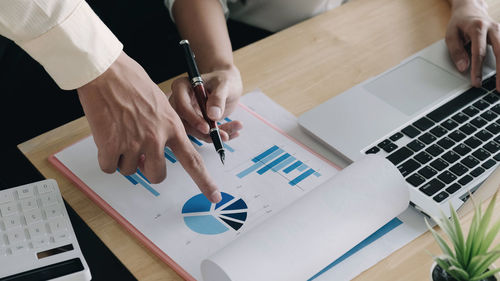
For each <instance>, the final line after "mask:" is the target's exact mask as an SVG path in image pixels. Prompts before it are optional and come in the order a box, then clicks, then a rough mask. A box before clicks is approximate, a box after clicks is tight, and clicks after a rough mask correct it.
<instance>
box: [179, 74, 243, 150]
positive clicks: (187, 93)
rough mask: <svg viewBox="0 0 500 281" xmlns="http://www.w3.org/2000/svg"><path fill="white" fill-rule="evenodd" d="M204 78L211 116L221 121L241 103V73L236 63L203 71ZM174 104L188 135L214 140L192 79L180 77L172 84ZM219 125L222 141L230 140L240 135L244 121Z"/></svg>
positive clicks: (207, 140)
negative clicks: (204, 72)
mask: <svg viewBox="0 0 500 281" xmlns="http://www.w3.org/2000/svg"><path fill="white" fill-rule="evenodd" d="M202 78H203V80H204V82H205V88H206V90H207V92H208V101H207V108H206V110H207V115H208V117H209V118H210V119H212V120H214V121H218V120H221V119H223V118H224V117H226V116H228V115H229V114H230V113H231V112H232V111H233V110H234V108H235V107H236V105H237V104H238V100H239V98H240V96H241V92H242V84H241V76H240V72H239V71H238V69H237V68H236V66H234V65H233V66H231V67H227V68H223V69H220V70H215V71H213V72H210V73H207V74H203V75H202ZM170 104H171V105H172V107H173V108H174V109H175V110H176V111H177V113H178V114H179V116H180V117H181V119H182V122H183V123H184V127H185V128H186V131H187V133H188V134H190V135H192V136H194V137H197V138H199V139H202V140H203V141H206V142H211V141H212V140H211V139H210V137H209V135H208V133H209V127H208V124H207V122H206V121H205V120H204V119H203V117H202V115H201V111H200V108H199V106H198V103H197V102H196V99H195V97H194V92H193V90H192V86H191V83H190V82H189V79H188V78H186V77H182V78H178V79H176V80H175V81H174V82H173V83H172V95H171V96H170ZM219 128H220V129H221V131H220V135H221V138H222V140H223V141H228V140H230V139H233V138H235V137H237V136H238V135H239V133H238V131H239V130H241V128H242V124H241V122H239V121H231V122H228V123H224V124H222V125H221V126H220V127H219Z"/></svg>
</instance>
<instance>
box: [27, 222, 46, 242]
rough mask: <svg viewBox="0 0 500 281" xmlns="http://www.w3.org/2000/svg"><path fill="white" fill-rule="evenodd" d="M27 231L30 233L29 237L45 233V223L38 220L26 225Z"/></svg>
mask: <svg viewBox="0 0 500 281" xmlns="http://www.w3.org/2000/svg"><path fill="white" fill-rule="evenodd" d="M28 233H29V234H30V237H31V238H32V239H33V238H35V237H39V236H43V235H45V234H46V233H47V230H46V228H45V223H43V222H39V223H35V224H33V225H31V226H28Z"/></svg>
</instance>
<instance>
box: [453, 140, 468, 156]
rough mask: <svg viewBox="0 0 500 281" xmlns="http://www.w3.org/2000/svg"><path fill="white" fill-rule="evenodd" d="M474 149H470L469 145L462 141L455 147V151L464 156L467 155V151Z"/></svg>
mask: <svg viewBox="0 0 500 281" xmlns="http://www.w3.org/2000/svg"><path fill="white" fill-rule="evenodd" d="M471 150H472V149H470V148H469V147H468V146H466V145H465V144H463V143H461V144H459V145H457V146H455V147H454V148H453V151H455V152H456V153H458V154H460V155H462V156H464V155H466V154H467V153H469V152H470V151H471Z"/></svg>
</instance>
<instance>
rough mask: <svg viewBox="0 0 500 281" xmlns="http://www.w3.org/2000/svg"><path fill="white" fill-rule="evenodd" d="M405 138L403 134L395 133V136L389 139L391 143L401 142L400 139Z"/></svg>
mask: <svg viewBox="0 0 500 281" xmlns="http://www.w3.org/2000/svg"><path fill="white" fill-rule="evenodd" d="M402 137H403V134H402V133H395V134H394V135H392V136H391V137H390V138H389V139H391V141H397V140H399V139H400V138H402Z"/></svg>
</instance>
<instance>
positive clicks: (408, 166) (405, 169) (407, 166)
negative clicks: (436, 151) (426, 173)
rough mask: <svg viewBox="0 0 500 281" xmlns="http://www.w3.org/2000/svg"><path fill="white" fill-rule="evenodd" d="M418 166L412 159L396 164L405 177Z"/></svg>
mask: <svg viewBox="0 0 500 281" xmlns="http://www.w3.org/2000/svg"><path fill="white" fill-rule="evenodd" d="M420 166H421V165H420V164H419V163H418V162H417V161H415V160H413V159H409V160H407V161H406V162H404V163H403V164H400V165H399V166H398V169H399V172H400V173H401V174H402V175H403V177H406V176H407V175H409V174H411V173H413V171H415V170H416V169H418V168H419V167H420Z"/></svg>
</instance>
